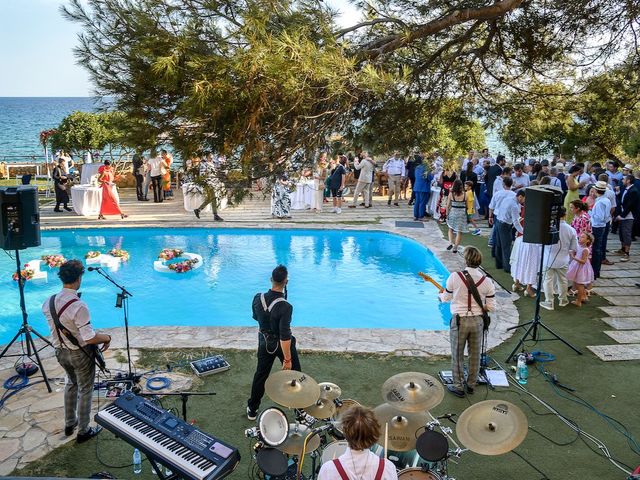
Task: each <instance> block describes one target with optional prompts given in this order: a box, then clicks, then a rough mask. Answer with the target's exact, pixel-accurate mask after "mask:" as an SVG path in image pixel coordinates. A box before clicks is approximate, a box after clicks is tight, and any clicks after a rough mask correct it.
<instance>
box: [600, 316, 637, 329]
mask: <svg viewBox="0 0 640 480" xmlns="http://www.w3.org/2000/svg"><path fill="white" fill-rule="evenodd" d="M601 320H602V321H603V322H604V323H606V324H607V325H609V326H610V327H612V328H615V329H616V330H640V317H605V318H601Z"/></svg>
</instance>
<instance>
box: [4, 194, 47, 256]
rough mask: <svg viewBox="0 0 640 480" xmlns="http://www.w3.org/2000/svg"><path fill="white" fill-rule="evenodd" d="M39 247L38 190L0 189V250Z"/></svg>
mask: <svg viewBox="0 0 640 480" xmlns="http://www.w3.org/2000/svg"><path fill="white" fill-rule="evenodd" d="M38 245H40V213H39V207H38V189H37V187H31V186H20V187H0V248H2V249H4V250H22V249H23V248H28V247H37V246H38Z"/></svg>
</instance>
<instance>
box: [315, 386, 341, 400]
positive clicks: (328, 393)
mask: <svg viewBox="0 0 640 480" xmlns="http://www.w3.org/2000/svg"><path fill="white" fill-rule="evenodd" d="M318 386H319V387H320V398H326V399H327V400H335V399H336V398H340V395H342V389H341V388H340V387H339V386H338V385H336V384H335V383H331V382H322V383H319V384H318Z"/></svg>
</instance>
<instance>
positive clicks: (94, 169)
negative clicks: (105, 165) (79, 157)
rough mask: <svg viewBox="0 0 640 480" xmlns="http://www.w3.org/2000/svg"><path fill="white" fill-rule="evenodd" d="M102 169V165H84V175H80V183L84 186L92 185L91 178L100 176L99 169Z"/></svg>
mask: <svg viewBox="0 0 640 480" xmlns="http://www.w3.org/2000/svg"><path fill="white" fill-rule="evenodd" d="M100 167H102V163H89V164H86V163H85V164H84V165H82V173H81V174H80V183H81V184H82V185H85V184H88V183H91V177H92V176H94V175H98V169H99V168H100Z"/></svg>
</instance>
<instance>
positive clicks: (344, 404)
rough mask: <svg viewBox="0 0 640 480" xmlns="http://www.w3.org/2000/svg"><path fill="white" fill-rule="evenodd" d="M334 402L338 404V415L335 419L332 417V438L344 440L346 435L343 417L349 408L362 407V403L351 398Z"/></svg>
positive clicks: (336, 414)
mask: <svg viewBox="0 0 640 480" xmlns="http://www.w3.org/2000/svg"><path fill="white" fill-rule="evenodd" d="M334 402H335V404H336V413H335V415H334V416H333V417H331V420H330V422H331V424H332V425H333V433H332V436H333V437H334V438H336V439H337V440H344V434H343V433H342V420H341V416H342V414H344V412H346V411H347V410H348V409H349V408H351V407H355V406H360V403H359V402H356V401H355V400H352V399H350V398H345V399H344V400H334Z"/></svg>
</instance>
